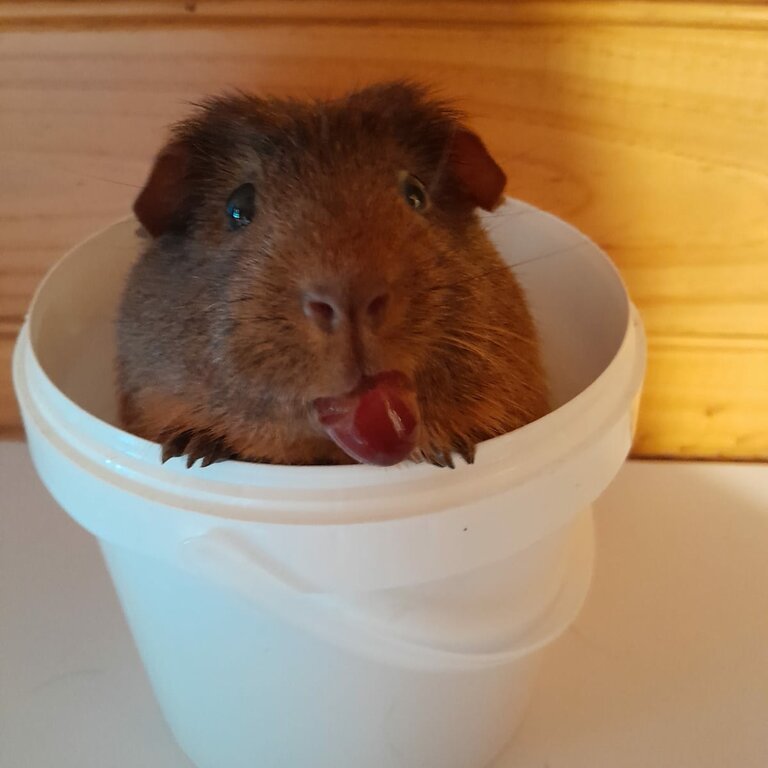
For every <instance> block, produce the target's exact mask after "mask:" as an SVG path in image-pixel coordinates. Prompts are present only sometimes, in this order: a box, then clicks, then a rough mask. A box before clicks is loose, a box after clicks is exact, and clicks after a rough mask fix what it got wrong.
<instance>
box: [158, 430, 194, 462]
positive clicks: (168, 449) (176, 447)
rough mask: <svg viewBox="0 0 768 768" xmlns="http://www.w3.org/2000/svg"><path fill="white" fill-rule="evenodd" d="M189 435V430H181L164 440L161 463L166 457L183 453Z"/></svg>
mask: <svg viewBox="0 0 768 768" xmlns="http://www.w3.org/2000/svg"><path fill="white" fill-rule="evenodd" d="M191 437H192V433H191V432H182V433H180V434H178V435H176V436H175V437H172V438H170V439H168V440H166V441H164V442H163V455H162V463H163V464H165V462H166V461H168V459H173V458H176V457H177V456H181V455H183V454H184V452H185V450H186V447H187V445H188V443H189V441H190V438H191Z"/></svg>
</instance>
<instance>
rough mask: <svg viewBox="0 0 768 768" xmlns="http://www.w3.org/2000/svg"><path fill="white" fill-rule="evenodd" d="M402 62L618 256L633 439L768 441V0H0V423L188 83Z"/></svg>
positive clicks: (336, 79)
mask: <svg viewBox="0 0 768 768" xmlns="http://www.w3.org/2000/svg"><path fill="white" fill-rule="evenodd" d="M393 76H411V77H414V76H415V77H420V78H423V79H426V80H428V81H430V82H432V83H434V84H436V85H437V86H439V87H440V88H441V90H442V91H443V92H444V93H445V94H447V95H451V96H455V97H457V98H459V99H460V100H461V102H462V105H463V106H464V107H465V108H466V110H467V111H468V112H470V113H471V114H473V115H474V116H475V120H474V123H475V126H476V128H477V129H478V130H479V131H480V132H481V134H482V135H483V136H484V138H485V139H486V140H487V143H488V144H489V146H490V147H491V149H492V151H493V152H494V154H495V155H496V156H497V157H498V159H499V161H500V162H501V163H502V164H503V165H504V166H505V168H506V169H507V171H508V175H509V177H510V184H509V187H508V192H509V193H510V194H512V195H515V196H519V197H522V198H524V199H526V200H529V201H530V202H532V203H534V204H535V205H539V206H542V207H544V208H547V209H549V210H551V211H553V212H554V213H556V214H557V215H559V216H562V217H563V218H565V219H566V220H569V221H571V222H573V223H574V224H576V225H577V226H578V227H580V228H581V229H582V230H584V231H585V232H587V233H588V234H589V235H590V236H592V237H593V238H594V239H595V240H596V241H597V242H598V243H600V244H601V245H602V246H603V247H604V248H605V249H606V250H607V251H608V253H609V254H610V255H611V256H612V257H613V258H614V259H615V261H616V263H617V264H618V265H619V267H620V269H621V271H622V274H623V275H624V277H625V279H626V281H627V284H628V286H629V288H630V292H631V293H632V296H633V298H634V300H635V302H636V303H637V304H638V306H639V307H640V310H641V312H642V314H643V318H644V320H645V323H646V326H647V330H648V333H649V340H650V370H649V376H648V384H647V388H646V393H645V396H644V399H643V404H642V413H641V420H640V427H639V432H638V437H637V443H636V452H637V453H638V454H640V455H672V456H686V457H718V456H722V457H734V458H763V459H765V458H768V128H766V126H767V125H768V7H766V5H765V4H763V3H716V2H708V3H663V2H580V3H563V2H535V3H534V2H525V3H503V2H471V1H467V2H440V1H437V2H420V3H411V2H367V1H365V2H319V1H316V0H301V1H300V2H291V3H286V2H279V3H278V2H252V1H251V0H228V1H226V2H197V3H195V2H191V0H190V1H189V2H186V3H185V2H162V1H154V2H153V1H149V0H146V1H142V0H139V1H138V2H119V1H118V0H108V1H107V2H99V3H96V2H73V3H68V2H40V3H38V2H25V3H9V2H1V1H0V173H1V174H2V179H3V184H2V185H0V433H4V434H10V433H11V432H13V431H18V415H17V413H16V410H15V403H14V402H13V400H12V397H11V390H10V383H9V374H8V367H7V365H6V362H7V360H8V359H9V355H10V348H11V345H12V343H13V339H14V337H15V334H16V332H17V329H18V326H19V324H20V322H21V320H22V317H23V313H24V311H25V308H26V306H27V304H28V301H29V298H30V295H31V292H32V290H33V289H34V287H35V285H36V283H37V282H38V280H39V279H40V277H41V276H42V274H43V272H44V271H45V269H46V268H47V267H48V266H49V265H50V264H51V263H53V261H54V260H55V259H56V258H57V257H58V256H60V255H61V254H62V253H63V252H64V251H65V250H66V249H67V248H68V247H70V246H71V245H73V244H74V243H76V242H77V241H78V240H79V239H81V238H83V237H85V236H87V235H88V234H89V233H91V232H93V231H94V230H95V229H98V228H100V227H102V226H104V225H106V224H107V223H109V222H111V221H112V220H114V219H116V218H118V217H121V216H123V215H125V213H126V212H127V211H128V209H129V206H130V203H131V201H132V199H133V197H134V195H135V194H136V190H137V188H138V185H139V184H140V183H141V182H142V181H143V178H144V175H145V173H146V170H147V164H148V162H149V160H150V158H151V156H152V154H153V153H154V151H155V150H156V149H157V147H158V145H159V143H160V141H161V140H162V137H163V136H164V127H165V126H166V125H167V124H168V123H169V122H170V121H172V120H174V119H176V118H178V117H180V116H181V115H183V114H184V112H185V110H186V109H187V104H188V102H190V101H192V100H194V99H196V98H198V97H199V96H200V95H202V94H206V93H210V92H212V91H219V90H221V89H222V88H231V87H244V88H250V89H260V90H265V91H272V92H280V93H291V94H296V95H326V94H328V95H330V94H333V93H338V92H340V91H341V90H343V89H345V88H347V87H349V86H351V85H357V84H362V83H365V82H369V81H372V80H376V79H380V78H387V77H393Z"/></svg>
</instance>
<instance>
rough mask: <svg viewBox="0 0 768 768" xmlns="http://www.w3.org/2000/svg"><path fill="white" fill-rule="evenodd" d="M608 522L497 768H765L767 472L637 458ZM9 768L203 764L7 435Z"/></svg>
mask: <svg viewBox="0 0 768 768" xmlns="http://www.w3.org/2000/svg"><path fill="white" fill-rule="evenodd" d="M596 522H597V547H598V550H597V564H596V571H595V580H594V584H593V588H592V592H591V593H590V597H589V599H588V602H587V605H586V607H585V608H584V611H583V612H582V614H581V616H580V617H579V619H578V621H577V622H576V624H575V625H574V626H573V628H572V629H571V630H570V631H569V632H567V633H566V635H565V636H564V637H563V638H561V639H560V640H559V641H558V642H557V643H555V645H554V646H553V647H552V648H551V649H549V650H548V651H546V655H545V659H544V667H543V671H542V674H541V677H540V679H539V683H538V687H537V690H536V693H535V695H534V699H533V702H532V704H531V707H530V709H529V711H528V713H527V716H526V718H525V720H524V722H523V725H522V726H521V728H520V730H519V731H518V733H517V736H516V738H515V740H514V742H513V743H512V744H511V745H510V747H509V748H508V750H507V751H506V753H505V754H504V756H503V757H502V758H501V759H500V760H499V761H498V763H496V764H495V765H494V766H493V768H667V767H669V768H731V767H732V766H733V767H734V768H765V766H766V765H768V465H762V466H755V465H721V464H692V463H688V464H685V463H665V464H659V463H630V464H628V465H627V466H626V467H625V468H624V470H623V471H622V473H621V474H620V476H619V477H618V479H617V480H616V482H615V483H614V484H613V486H612V487H611V488H610V489H609V491H608V492H607V493H606V494H605V495H604V497H603V498H602V499H601V500H600V502H599V503H598V505H597V515H596ZM0 768H191V763H190V762H189V761H188V760H186V759H185V757H184V756H183V755H182V754H181V753H180V751H179V750H178V749H177V747H176V746H175V745H174V743H173V741H172V738H171V736H170V734H169V732H168V730H167V729H166V727H165V725H164V723H163V721H162V718H161V715H160V712H159V709H158V707H157V705H156V704H155V702H154V700H153V698H152V694H151V691H150V689H149V684H148V683H147V680H146V678H145V676H144V673H143V671H142V668H141V665H140V662H139V659H138V656H137V655H136V651H135V650H134V647H133V645H132V641H131V639H130V635H129V633H128V628H127V626H126V624H125V621H124V620H123V618H122V614H121V613H120V608H119V606H118V603H117V599H116V597H115V595H114V593H113V591H112V587H111V585H110V582H109V578H108V576H107V573H106V570H105V568H104V565H103V564H102V561H101V559H100V555H99V551H98V548H97V546H96V543H95V541H94V540H92V539H91V537H90V536H89V535H88V534H86V533H85V532H84V531H82V530H80V529H79V528H78V527H77V525H76V524H75V523H73V522H72V521H71V520H70V519H69V518H68V517H67V516H66V515H65V514H64V513H63V512H62V511H61V510H59V509H58V508H57V507H56V505H55V504H54V503H53V502H52V501H51V499H50V498H49V497H48V496H47V494H46V492H45V491H44V490H43V488H42V487H41V485H40V483H39V481H38V480H37V477H36V475H35V474H34V471H33V469H32V466H31V463H30V461H29V458H28V456H27V453H26V446H24V445H22V444H18V443H17V444H13V443H5V444H2V443H0ZM222 768H226V766H222ZM308 768H309V767H308ZM340 768H347V767H346V766H340ZM349 768H352V767H349ZM355 768H357V767H355ZM360 768H364V767H362V766H361V767H360ZM393 768H396V766H393ZM478 768H480V766H478Z"/></svg>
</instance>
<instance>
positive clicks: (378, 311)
mask: <svg viewBox="0 0 768 768" xmlns="http://www.w3.org/2000/svg"><path fill="white" fill-rule="evenodd" d="M387 304H389V294H387V293H382V294H379V295H378V296H376V298H374V299H373V300H372V301H371V302H370V303H369V304H368V316H369V317H370V318H371V320H373V321H375V322H380V321H381V320H382V319H383V317H384V313H385V312H386V311H387Z"/></svg>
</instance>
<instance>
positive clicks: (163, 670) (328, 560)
mask: <svg viewBox="0 0 768 768" xmlns="http://www.w3.org/2000/svg"><path fill="white" fill-rule="evenodd" d="M485 222H486V224H487V227H488V229H489V232H490V234H491V237H492V239H493V240H494V242H495V243H496V245H497V246H498V248H499V250H500V251H501V253H502V255H503V256H505V258H507V259H508V261H509V263H510V264H512V265H515V271H516V274H517V275H518V278H519V280H520V282H521V283H522V285H523V287H524V288H525V290H526V292H527V295H528V298H529V302H530V305H531V309H532V312H533V314H534V317H535V319H536V322H537V325H538V328H539V332H540V337H541V341H542V347H543V353H544V362H545V367H546V369H547V372H548V375H549V378H550V384H551V390H552V395H553V399H554V405H555V406H556V407H555V409H554V410H553V411H552V412H551V413H550V414H548V415H547V416H545V417H544V418H542V419H539V420H538V421H536V422H534V423H532V424H529V425H527V426H525V427H523V428H521V429H518V430H516V431H515V432H512V433H510V434H508V435H504V436H502V437H499V438H496V439H494V440H489V441H487V442H486V443H483V444H482V445H481V446H479V448H478V452H477V458H476V462H475V464H473V465H465V464H463V463H461V462H459V465H458V466H457V468H456V469H455V470H452V471H451V470H445V469H438V468H436V467H432V466H429V465H416V464H402V465H399V466H396V467H390V468H382V467H370V466H362V465H360V466H340V467H288V466H270V465H256V464H246V463H240V462H225V463H221V464H216V465H213V466H211V467H208V468H206V469H201V468H199V467H195V468H192V469H191V470H187V469H186V467H185V465H184V462H183V460H182V459H176V460H172V461H170V462H168V463H167V464H166V465H161V464H160V449H159V447H158V446H157V445H155V444H153V443H149V442H147V441H145V440H141V439H139V438H137V437H134V436H133V435H130V434H127V433H125V432H123V431H121V430H120V429H119V428H118V427H117V426H116V413H117V409H116V402H115V388H114V373H113V364H114V329H113V322H114V317H115V312H116V308H117V304H118V300H119V296H120V292H121V290H122V286H123V283H124V280H125V277H126V274H127V271H128V269H129V268H130V266H131V264H132V263H133V261H134V260H135V258H136V257H137V254H138V251H139V248H140V241H139V240H138V238H137V236H136V234H135V230H136V222H135V221H133V220H132V219H130V220H126V221H123V222H120V223H118V224H116V225H114V226H112V227H110V228H109V229H107V230H105V231H103V232H101V233H99V234H97V235H95V236H94V237H93V238H91V239H90V240H88V241H86V242H85V243H83V244H81V245H80V246H78V247H76V248H75V249H74V250H73V251H71V252H70V253H69V254H68V255H67V256H66V257H64V259H62V260H61V261H60V262H59V263H58V264H57V265H56V266H55V267H54V268H53V269H52V270H51V272H50V273H49V274H48V276H47V277H46V279H45V281H44V282H43V284H42V285H41V287H40V288H39V290H38V292H37V295H36V296H35V299H34V301H33V303H32V306H31V309H30V312H29V315H28V318H27V322H26V323H25V325H24V327H23V329H22V331H21V334H20V336H19V341H18V343H17V346H16V350H15V355H14V382H15V386H16V392H17V396H18V398H19V403H20V405H21V410H22V415H23V418H24V424H25V428H26V431H27V436H28V440H29V447H30V451H31V454H32V457H33V461H34V463H35V466H36V468H37V471H38V473H39V474H40V477H41V478H42V480H43V482H44V483H45V484H46V486H47V487H48V489H49V490H50V492H51V493H52V495H53V496H54V497H55V498H56V500H57V501H58V502H59V504H60V505H61V506H62V507H63V508H64V509H65V510H66V511H67V512H68V513H69V514H70V515H71V516H72V517H73V518H74V519H75V520H77V521H78V522H79V523H80V524H81V525H82V526H83V527H85V528H86V529H87V530H89V531H90V532H91V533H93V534H94V535H95V536H96V537H97V538H98V539H99V542H100V544H101V548H102V551H103V553H104V556H105V559H106V562H107V565H108V567H109V570H110V573H111V575H112V579H113V581H114V584H115V587H116V589H117V592H118V594H119V595H120V599H121V603H122V605H123V609H124V611H125V613H126V616H127V618H128V621H129V624H130V626H131V630H132V632H133V635H134V638H135V640H136V643H137V646H138V649H139V652H140V654H141V657H142V660H143V662H144V665H145V667H146V669H147V672H148V674H149V677H150V680H151V682H152V685H153V688H154V690H155V693H156V695H157V697H158V700H159V701H160V704H161V707H162V709H163V712H164V714H165V717H166V719H167V720H168V723H169V725H170V726H171V728H172V730H173V732H174V734H175V735H176V738H177V740H178V741H179V744H180V745H181V747H182V748H183V749H184V750H185V752H186V753H187V754H188V755H189V756H190V758H191V759H192V760H193V761H194V762H195V763H196V764H197V765H198V766H200V768H246V766H247V767H248V768H252V766H253V765H259V766H260V767H261V768H278V767H279V768H305V767H306V766H312V767H313V768H340V767H345V766H365V768H393V766H397V767H398V768H425V767H426V768H480V766H483V765H485V764H487V763H488V762H489V761H490V760H491V759H492V758H493V756H494V755H495V754H497V753H498V752H499V750H500V749H501V748H502V747H503V745H504V744H505V743H506V741H507V740H508V739H509V737H510V736H511V734H512V733H513V731H514V729H515V727H516V725H517V724H518V722H519V720H520V718H521V716H522V712H523V708H524V706H525V703H526V701H527V699H528V696H529V694H530V691H531V686H532V681H533V675H534V672H535V668H536V662H537V658H538V653H537V652H538V651H539V650H540V649H541V648H543V647H544V646H545V645H546V644H547V643H549V642H551V641H552V640H553V639H554V638H555V637H557V636H558V635H559V634H560V633H562V632H563V631H564V629H566V628H567V626H568V625H569V624H570V623H571V622H572V621H573V620H574V618H575V617H576V615H577V613H578V611H579V609H580V607H581V605H582V603H583V600H584V598H585V595H586V592H587V589H588V585H589V579H590V574H591V565H592V530H591V511H590V504H591V503H592V502H593V501H594V500H595V499H596V498H597V497H598V496H599V494H600V493H601V492H602V491H603V489H604V488H605V487H606V485H607V484H608V483H609V482H610V481H611V479H612V478H613V477H614V475H615V474H616V472H617V471H618V469H619V467H620V466H621V464H622V463H623V461H624V459H625V458H626V455H627V453H628V451H629V448H630V445H631V440H632V435H633V431H634V424H635V415H636V409H637V402H638V397H639V391H640V386H641V382H642V377H643V372H644V366H645V341H644V336H643V331H642V327H641V324H640V321H639V318H638V315H637V312H636V310H635V309H634V307H633V306H632V305H631V304H630V302H629V299H628V297H627V294H626V291H625V289H624V286H623V284H622V282H621V280H620V278H619V276H618V273H617V272H616V270H615V269H614V267H613V266H612V264H611V262H610V261H609V260H608V258H607V257H606V256H605V255H604V254H603V253H602V252H601V251H600V250H599V249H598V248H597V247H596V246H595V245H594V244H593V243H591V242H590V241H589V240H587V239H586V238H585V237H584V236H583V235H581V234H580V233H578V232H577V231H576V230H574V229H573V228H572V227H570V226H568V225H567V224H565V223H563V222H562V221H560V220H558V219H556V218H554V217H552V216H550V215H548V214H546V213H543V212H541V211H538V210H536V209H534V208H532V207H530V206H528V205H525V204H523V203H521V202H517V201H508V202H507V203H506V204H505V205H504V206H502V207H501V208H500V209H499V210H497V211H496V212H495V213H493V214H490V215H488V216H487V217H485Z"/></svg>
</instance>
